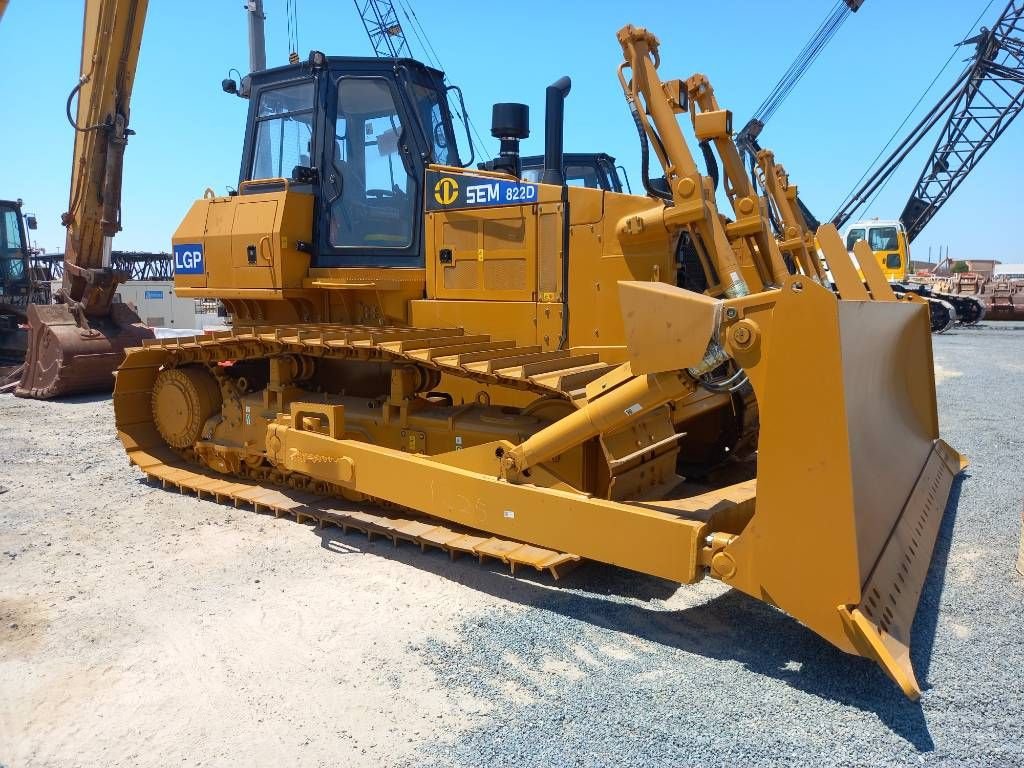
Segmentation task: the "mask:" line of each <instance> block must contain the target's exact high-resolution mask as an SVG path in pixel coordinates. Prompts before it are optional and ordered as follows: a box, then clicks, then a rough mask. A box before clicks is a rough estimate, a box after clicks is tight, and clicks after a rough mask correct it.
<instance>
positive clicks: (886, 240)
mask: <svg viewBox="0 0 1024 768" xmlns="http://www.w3.org/2000/svg"><path fill="white" fill-rule="evenodd" d="M845 239H846V250H847V251H850V252H851V253H852V252H853V245H854V243H856V242H857V241H858V240H864V241H866V242H867V244H868V247H869V248H871V252H872V253H873V254H874V255H875V258H876V259H877V260H878V265H879V266H880V267H881V268H882V273H883V274H884V275H885V279H886V280H888V281H889V282H899V281H901V280H905V279H906V278H907V272H908V266H909V263H910V248H909V245H908V243H907V230H906V229H905V228H904V226H903V223H902V222H900V221H897V220H891V221H890V220H881V219H870V220H866V221H858V222H855V223H854V224H852V225H850V227H849V229H847V230H846V238H845Z"/></svg>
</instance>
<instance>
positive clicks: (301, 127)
mask: <svg viewBox="0 0 1024 768" xmlns="http://www.w3.org/2000/svg"><path fill="white" fill-rule="evenodd" d="M312 141H313V83H312V82H306V83H300V84H297V85H289V86H285V87H283V88H274V89H273V90H269V91H264V92H263V93H262V94H260V103H259V109H258V110H257V112H256V150H255V152H254V154H253V162H252V171H251V173H250V174H249V178H250V179H275V178H291V176H292V169H294V168H295V166H297V165H305V166H308V165H309V164H310V162H309V155H310V151H311V146H312Z"/></svg>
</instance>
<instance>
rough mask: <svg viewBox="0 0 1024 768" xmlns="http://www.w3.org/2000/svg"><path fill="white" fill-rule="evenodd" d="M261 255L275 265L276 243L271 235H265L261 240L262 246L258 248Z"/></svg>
mask: <svg viewBox="0 0 1024 768" xmlns="http://www.w3.org/2000/svg"><path fill="white" fill-rule="evenodd" d="M264 243H266V244H267V247H266V248H264V247H263V244H264ZM258 249H259V252H260V255H261V256H262V257H263V258H264V259H265V260H266V261H269V262H270V263H271V264H273V263H274V243H273V242H272V241H271V239H270V235H264V236H263V237H261V238H260V244H259V246H258Z"/></svg>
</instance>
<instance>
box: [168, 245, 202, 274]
mask: <svg viewBox="0 0 1024 768" xmlns="http://www.w3.org/2000/svg"><path fill="white" fill-rule="evenodd" d="M174 273H175V274H176V275H201V274H203V244H202V243H184V244H182V245H175V246H174Z"/></svg>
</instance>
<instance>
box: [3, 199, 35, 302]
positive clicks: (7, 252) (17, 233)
mask: <svg viewBox="0 0 1024 768" xmlns="http://www.w3.org/2000/svg"><path fill="white" fill-rule="evenodd" d="M28 223H29V226H30V227H31V228H33V229H34V228H35V227H34V224H35V219H34V218H33V217H28ZM27 242H28V240H27V237H26V233H25V222H24V219H23V218H22V214H21V201H20V200H19V201H14V200H0V296H6V297H11V296H17V295H21V294H27V293H28V247H27Z"/></svg>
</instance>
